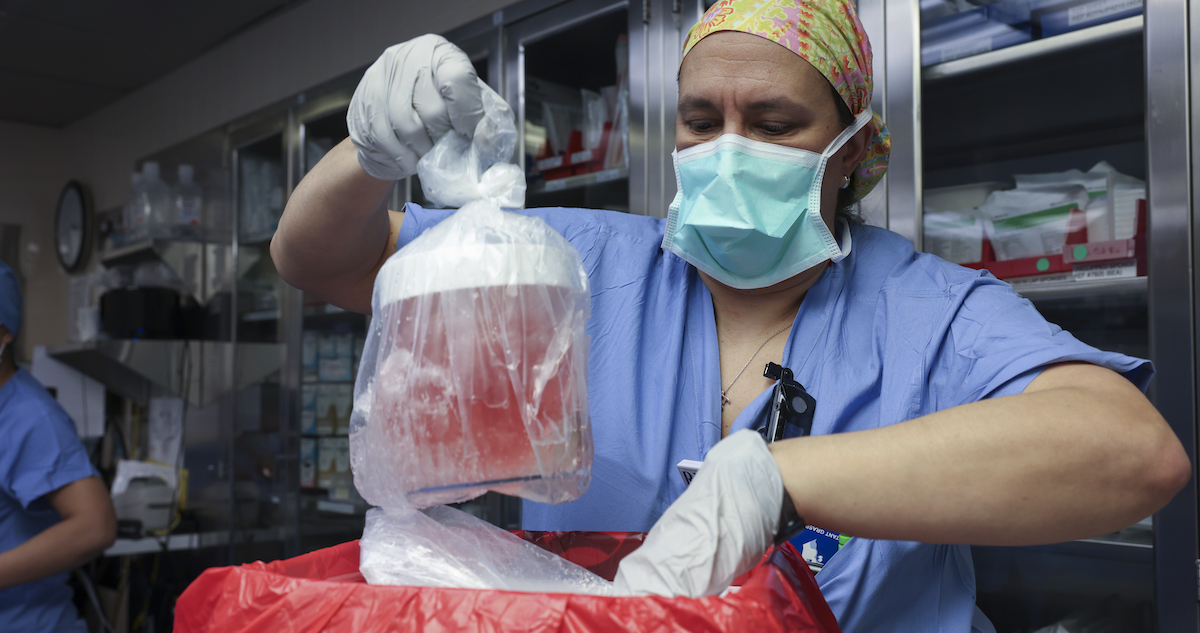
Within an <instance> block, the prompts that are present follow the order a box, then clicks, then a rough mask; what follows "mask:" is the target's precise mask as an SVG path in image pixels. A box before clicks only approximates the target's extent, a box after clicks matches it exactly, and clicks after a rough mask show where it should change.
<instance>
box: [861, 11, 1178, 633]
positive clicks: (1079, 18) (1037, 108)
mask: <svg viewBox="0 0 1200 633" xmlns="http://www.w3.org/2000/svg"><path fill="white" fill-rule="evenodd" d="M1022 4H1023V6H1024V9H1025V13H1024V14H1023V15H1019V16H1017V17H1016V18H1012V17H1011V16H1008V17H1005V16H1004V15H1002V14H1003V13H1004V12H1005V11H1006V10H1009V9H1011V8H1012V7H1013V6H1016V7H1018V8H1020V7H1021V6H1022ZM1093 4H1096V6H1095V7H1092V6H1091V5H1089V4H1088V3H1087V2H1083V1H1076V2H1059V3H1049V2H1043V3H1033V5H1032V7H1033V11H1032V12H1031V11H1030V10H1029V9H1030V7H1031V5H1030V3H1019V2H1016V3H1014V2H1007V1H1005V0H1001V1H1000V2H978V3H972V4H967V3H961V2H960V3H954V2H916V1H915V0H912V1H909V0H902V1H897V2H892V1H890V0H889V1H887V2H883V1H881V0H861V1H860V2H859V5H860V13H861V15H862V18H863V22H864V26H865V27H866V28H867V31H868V34H869V36H870V37H871V39H872V41H873V42H875V43H876V48H875V53H876V58H875V72H876V107H881V108H882V110H883V114H884V118H885V120H886V121H887V122H888V125H889V127H890V128H891V131H892V135H893V136H892V138H893V145H892V160H891V165H890V167H889V173H888V177H887V179H886V183H885V185H884V186H885V188H886V189H885V192H884V193H883V196H884V197H885V198H886V201H887V206H886V213H885V214H884V216H883V217H885V218H886V225H887V226H889V227H890V228H892V229H893V230H896V231H897V232H899V233H901V234H903V235H905V236H906V237H908V238H909V239H910V240H911V241H912V242H913V243H914V244H915V245H916V246H917V247H918V248H924V249H925V250H932V251H936V250H937V249H938V248H940V247H941V244H940V242H939V240H941V239H942V238H943V236H944V235H945V234H946V233H944V232H941V231H940V229H939V230H937V232H933V233H931V232H928V231H927V230H926V229H928V228H929V227H930V226H931V224H933V222H931V220H934V219H936V218H937V217H939V216H932V217H928V216H927V215H926V214H927V213H930V214H932V213H935V212H937V213H941V212H943V211H944V208H943V207H939V206H938V204H937V202H936V201H938V200H945V199H946V196H947V195H952V196H953V195H956V196H959V198H958V200H960V201H965V202H962V204H963V205H964V206H965V207H976V206H978V205H979V204H980V202H981V201H982V200H984V199H985V198H986V196H988V195H989V194H988V192H989V191H991V190H993V189H1007V188H1011V187H1013V185H1014V180H1013V177H1014V176H1015V175H1018V174H1038V173H1048V172H1062V171H1064V170H1068V169H1080V170H1088V169H1089V168H1090V167H1092V166H1093V165H1095V164H1096V163H1097V162H1099V161H1101V160H1103V161H1107V162H1108V163H1109V164H1111V165H1112V166H1114V167H1115V168H1116V169H1117V171H1119V172H1120V173H1122V174H1126V175H1129V176H1134V177H1136V178H1138V179H1141V180H1143V181H1145V183H1146V185H1145V187H1146V192H1145V193H1144V194H1142V196H1141V197H1142V198H1144V199H1146V201H1147V202H1146V205H1145V208H1146V220H1145V229H1144V231H1143V232H1142V235H1141V236H1140V237H1139V239H1144V242H1138V243H1137V245H1136V248H1137V249H1138V253H1139V255H1140V256H1141V257H1144V259H1145V261H1144V263H1143V264H1142V265H1141V266H1137V265H1135V263H1133V262H1132V260H1133V259H1134V258H1133V257H1132V255H1131V254H1130V261H1129V262H1126V261H1120V262H1110V264H1111V266H1110V268H1112V270H1110V271H1109V272H1107V273H1106V274H1104V275H1091V276H1089V275H1087V274H1081V271H1082V272H1085V273H1086V269H1085V268H1083V267H1080V266H1077V265H1074V266H1068V265H1065V264H1063V265H1062V268H1063V270H1064V271H1065V272H1063V273H1060V274H1058V275H1057V276H1055V275H1052V274H1048V273H1052V272H1053V270H1054V269H1053V268H1052V267H1053V266H1056V265H1059V264H1058V263H1057V262H1051V261H1047V262H1046V263H1045V264H1043V263H1042V262H1041V259H1047V260H1049V259H1052V258H1040V257H1033V258H1032V259H1030V260H1029V262H1028V264H1029V265H1030V266H1033V268H1032V269H1026V270H1025V272H1023V273H1022V272H1020V271H1021V270H1022V269H1021V268H1019V266H1017V265H1015V264H1013V263H1012V258H1011V256H1012V255H1013V252H1009V253H1008V256H1009V259H1008V260H1006V261H1005V262H1002V263H999V264H996V265H994V266H993V265H988V264H984V266H986V267H988V268H990V269H993V270H996V271H997V272H1000V271H1002V270H1004V271H1007V273H1008V274H1009V275H1012V276H1013V277H1014V278H1013V279H1010V281H1012V282H1013V284H1014V287H1015V288H1017V289H1018V292H1021V293H1022V294H1023V295H1024V296H1026V297H1027V298H1029V299H1030V300H1031V301H1033V302H1034V305H1035V306H1036V307H1037V308H1038V309H1039V310H1040V311H1041V312H1042V313H1043V314H1044V315H1045V316H1046V317H1047V318H1048V319H1049V320H1051V321H1053V322H1056V323H1058V324H1060V325H1062V326H1063V327H1064V328H1066V329H1068V330H1070V331H1072V332H1073V333H1074V334H1075V335H1076V336H1077V337H1078V338H1080V339H1081V340H1083V341H1085V342H1088V343H1091V344H1093V345H1096V346H1097V347H1101V348H1104V349H1111V350H1115V351H1120V352H1124V353H1128V354H1132V355H1136V356H1142V357H1149V358H1150V359H1152V360H1153V361H1154V363H1155V367H1156V369H1157V375H1156V378H1155V380H1154V382H1153V383H1152V385H1151V391H1150V395H1151V398H1152V400H1153V401H1154V403H1155V405H1156V406H1157V407H1158V409H1159V411H1161V412H1162V414H1163V415H1164V416H1165V417H1166V418H1167V420H1168V422H1169V423H1170V424H1171V426H1172V428H1173V429H1174V430H1175V432H1176V433H1177V434H1178V436H1179V437H1180V439H1181V440H1182V442H1183V444H1184V446H1185V448H1186V449H1187V451H1188V453H1189V455H1191V457H1192V460H1193V463H1195V451H1196V446H1195V437H1196V436H1195V420H1196V416H1195V401H1196V386H1197V385H1196V377H1195V369H1194V363H1195V354H1196V337H1195V330H1194V327H1195V326H1194V321H1195V315H1194V306H1195V298H1196V296H1197V294H1196V287H1195V280H1194V279H1193V276H1192V272H1191V271H1192V270H1193V269H1194V266H1195V262H1194V259H1193V258H1194V254H1193V253H1194V250H1193V249H1194V244H1195V234H1194V232H1193V230H1194V229H1193V220H1192V195H1193V194H1192V190H1191V180H1190V179H1191V177H1192V169H1193V168H1192V166H1191V164H1190V149H1191V144H1192V142H1193V141H1192V132H1191V113H1192V108H1194V107H1195V106H1194V105H1193V104H1192V95H1191V93H1190V86H1191V85H1192V84H1191V83H1189V80H1190V79H1191V78H1190V77H1189V72H1190V70H1189V66H1188V63H1187V60H1188V58H1189V52H1190V50H1191V49H1189V47H1190V46H1194V45H1193V44H1191V43H1190V39H1189V30H1190V27H1189V24H1188V19H1189V15H1191V14H1189V11H1188V10H1189V6H1188V5H1189V4H1191V3H1184V2H1176V1H1172V0H1163V1H1156V0H1149V1H1147V2H1146V3H1145V8H1144V15H1132V16H1131V15H1128V14H1120V15H1118V14H1117V13H1116V12H1115V9H1118V8H1120V9H1123V10H1130V12H1132V13H1141V11H1138V10H1137V9H1136V8H1133V7H1132V5H1130V3H1093ZM1118 4H1119V5H1120V7H1118V6H1117V5H1118ZM1133 4H1137V3H1133ZM976 5H978V6H976ZM1126 5H1129V6H1126ZM1047 6H1048V7H1049V9H1044V10H1039V9H1038V7H1047ZM1089 7H1090V9H1089ZM962 8H965V9H968V11H969V12H970V13H971V15H969V16H966V15H965V14H964V15H957V14H955V11H957V10H958V9H962ZM1096 8H1098V9H1102V11H1101V13H1105V12H1107V13H1108V14H1109V15H1108V16H1107V18H1111V19H1104V20H1097V21H1087V20H1085V19H1084V18H1085V17H1088V16H1091V15H1093V13H1090V10H1091V9H1096ZM1055 12H1057V13H1055ZM1193 13H1194V11H1193ZM1101 17H1105V16H1101ZM1191 19H1193V20H1194V19H1195V17H1192V18H1191ZM955 20H958V21H959V24H958V25H957V26H954V28H955V29H959V30H958V31H954V30H953V29H950V30H949V31H948V30H947V28H946V26H945V25H947V24H949V23H950V22H953V21H955ZM1054 20H1059V22H1057V23H1055V22H1054ZM968 23H970V24H968ZM964 25H966V26H964ZM1062 28H1070V29H1071V30H1069V31H1067V32H1059V31H1061V30H1062ZM971 29H975V30H974V31H972V30H971ZM948 33H950V35H947V34H948ZM956 38H957V39H956ZM956 187H957V188H958V189H954V188H956ZM1105 195H1109V196H1110V197H1112V194H1111V189H1110V190H1109V192H1108V194H1105ZM1095 196H1096V193H1095V192H1093V193H1092V197H1091V198H1090V199H1089V203H1090V200H1095V199H1096V197H1095ZM1081 206H1082V205H1081ZM1109 209H1110V213H1111V209H1112V207H1111V206H1110V207H1109ZM984 215H987V214H984ZM940 217H942V218H943V219H945V218H946V217H948V216H940ZM988 217H989V218H990V217H992V216H988ZM968 219H969V218H968ZM1089 228H1092V229H1096V228H1097V227H1095V226H1094V225H1092V224H1089ZM988 231H989V232H988V235H990V236H992V237H995V236H997V235H999V229H997V228H996V227H995V226H991V227H989V229H988ZM1097 233H1103V231H1102V230H1098V231H1093V235H1096V234H1097ZM1102 237H1104V238H1106V239H1112V238H1113V237H1122V238H1123V237H1125V236H1124V235H1116V236H1114V235H1102ZM1131 237H1132V236H1131ZM1062 239H1063V236H1062V235H1061V234H1060V235H1059V242H1058V244H1056V245H1054V246H1053V247H1048V248H1050V249H1051V250H1054V249H1055V248H1059V249H1061V248H1062ZM1070 240H1071V238H1070V237H1068V238H1067V244H1068V248H1067V249H1063V250H1062V251H1061V253H1062V255H1061V257H1062V258H1064V261H1067V260H1070V258H1071V255H1072V253H1070V252H1069V251H1070V250H1071V249H1070V248H1069V245H1070V244H1072V243H1073V242H1071V241H1070ZM1131 241H1132V240H1131ZM1081 243H1082V242H1081ZM1091 245H1092V244H1091V243H1090V242H1087V243H1086V246H1091ZM1078 252H1080V253H1083V252H1084V251H1078ZM1046 253H1047V254H1049V253H1050V251H1049V250H1048V251H1046ZM983 257H984V258H986V254H985V255H984V256H983ZM1010 265H1011V266H1010ZM1006 266H1007V268H1006ZM1042 266H1044V267H1045V268H1043V267H1042ZM1122 266H1123V268H1122ZM1118 268H1119V269H1120V270H1117V269H1118ZM1013 271H1018V273H1014V272H1013ZM1001 274H1004V273H1001ZM1196 510H1197V499H1196V491H1195V488H1194V484H1191V485H1189V486H1188V488H1187V489H1185V490H1184V491H1183V492H1181V493H1180V494H1179V495H1178V496H1177V497H1176V498H1175V499H1174V501H1172V502H1171V503H1170V504H1169V505H1168V506H1167V507H1166V508H1164V509H1163V510H1162V511H1161V512H1160V513H1158V514H1157V515H1156V516H1155V517H1154V519H1153V527H1152V528H1150V527H1149V526H1148V525H1146V524H1143V525H1141V526H1134V527H1131V528H1130V529H1128V530H1124V531H1122V532H1120V533H1118V534H1115V535H1110V536H1109V537H1105V538H1101V539H1090V540H1088V541H1085V542H1075V543H1065V544H1060V545H1053V546H1045V547H1036V548H975V557H976V574H977V579H978V585H979V586H978V592H979V603H980V605H981V607H982V608H983V610H984V611H985V612H987V613H988V614H989V616H991V617H992V619H993V621H994V622H995V623H996V624H997V627H998V629H999V630H1000V631H1002V632H1006V631H1028V630H1033V629H1035V628H1037V627H1040V626H1044V625H1047V624H1051V623H1053V622H1055V621H1058V620H1059V619H1061V618H1062V617H1064V616H1066V615H1067V614H1068V613H1071V612H1074V611H1077V610H1080V609H1085V608H1088V607H1092V608H1093V611H1094V612H1107V613H1108V614H1109V615H1110V617H1114V618H1115V619H1117V620H1120V621H1121V622H1122V626H1124V627H1125V628H1122V629H1120V630H1158V631H1195V630H1197V626H1198V619H1197V602H1196V600H1197V579H1196V568H1197V567H1196V565H1197V544H1196V541H1197V531H1196Z"/></svg>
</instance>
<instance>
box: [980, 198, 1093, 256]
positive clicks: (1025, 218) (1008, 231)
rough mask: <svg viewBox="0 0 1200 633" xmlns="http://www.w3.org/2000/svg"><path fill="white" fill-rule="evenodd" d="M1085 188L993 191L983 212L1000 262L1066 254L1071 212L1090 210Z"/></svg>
mask: <svg viewBox="0 0 1200 633" xmlns="http://www.w3.org/2000/svg"><path fill="white" fill-rule="evenodd" d="M1087 203H1088V193H1087V189H1086V188H1084V187H1083V186H1081V185H1066V186H1059V187H1049V186H1048V187H1044V188H1039V189H1037V190H1027V189H1013V190H1010V191H995V192H992V193H991V194H990V195H989V196H988V199H987V201H986V202H984V204H983V206H981V207H979V212H980V213H981V214H982V216H983V218H984V230H985V232H986V234H987V237H988V239H989V240H990V241H991V243H992V248H993V249H994V251H995V254H996V259H997V260H999V261H1005V260H1009V259H1018V258H1022V257H1040V256H1043V255H1055V254H1061V253H1062V247H1063V244H1064V243H1066V236H1067V233H1068V232H1069V231H1070V230H1071V229H1072V228H1073V227H1071V226H1069V223H1068V217H1069V216H1070V212H1071V209H1086V208H1087Z"/></svg>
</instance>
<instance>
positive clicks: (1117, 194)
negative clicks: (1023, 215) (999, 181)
mask: <svg viewBox="0 0 1200 633" xmlns="http://www.w3.org/2000/svg"><path fill="white" fill-rule="evenodd" d="M1013 179H1014V180H1015V181H1016V183H1017V189H1024V190H1028V191H1038V190H1042V189H1044V188H1046V187H1050V188H1054V187H1062V186H1070V185H1080V186H1082V187H1084V188H1085V189H1087V192H1088V202H1087V206H1086V207H1081V208H1084V209H1085V210H1086V211H1087V229H1088V241H1091V242H1103V241H1107V240H1114V239H1129V238H1131V237H1133V234H1134V232H1135V231H1136V229H1137V201H1138V200H1140V199H1145V197H1146V183H1145V182H1143V181H1142V180H1139V179H1138V178H1134V177H1133V176H1127V175H1125V174H1122V173H1120V172H1118V171H1117V170H1116V169H1115V168H1114V167H1113V166H1112V165H1110V164H1108V163H1107V162H1105V161H1100V162H1099V163H1096V164H1095V165H1094V166H1093V167H1092V168H1091V169H1089V170H1087V171H1086V172H1083V171H1080V170H1078V169H1069V170H1067V171H1062V172H1054V173H1045V174H1017V175H1015V176H1013Z"/></svg>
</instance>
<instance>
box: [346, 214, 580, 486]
mask: <svg viewBox="0 0 1200 633" xmlns="http://www.w3.org/2000/svg"><path fill="white" fill-rule="evenodd" d="M589 300H590V295H589V292H588V281H587V273H586V272H585V271H584V269H583V263H582V261H581V260H580V258H579V253H578V252H577V251H576V250H575V248H574V247H573V246H571V245H570V243H568V242H567V241H566V239H564V238H563V237H562V236H561V235H559V234H558V233H557V232H555V231H554V230H553V229H551V228H550V226H549V225H547V224H546V223H545V222H544V221H543V220H541V219H540V218H532V217H526V216H522V215H518V214H515V213H510V212H507V211H501V210H499V209H497V208H495V206H494V205H491V204H489V203H487V202H477V203H473V204H471V205H468V206H467V207H465V208H463V209H461V210H459V211H458V212H457V213H455V214H454V215H452V216H450V217H449V218H447V219H446V220H445V221H443V222H441V223H440V224H438V225H437V226H435V227H433V228H431V229H429V230H428V231H426V232H425V233H424V234H422V235H421V236H420V237H418V238H416V239H415V240H413V241H412V242H411V243H410V244H408V245H407V246H405V247H404V248H403V249H401V250H399V251H398V252H396V254H394V255H393V256H392V257H391V258H390V259H389V260H388V261H387V262H386V263H385V264H384V265H383V267H382V268H381V269H380V271H379V274H378V276H377V277H376V282H375V291H374V294H373V296H372V300H371V308H372V314H373V319H372V323H371V328H370V330H369V332H368V334H367V341H366V345H365V347H364V351H363V357H362V362H361V365H360V369H359V375H358V381H357V383H356V384H355V388H354V411H353V414H352V417H351V421H350V464H351V468H352V470H353V471H354V483H355V486H356V487H357V488H358V490H359V492H361V493H362V496H363V498H364V499H366V500H367V501H368V502H369V503H370V504H371V505H375V506H381V507H386V508H397V509H398V508H402V507H404V506H405V505H408V504H411V505H414V506H416V507H418V508H421V507H428V506H431V505H436V504H441V503H454V502H459V501H465V500H468V499H471V498H473V497H476V496H478V495H480V494H482V493H483V492H485V491H486V490H495V491H497V492H502V493H504V494H510V495H516V496H521V497H524V498H526V499H532V500H535V501H541V502H546V503H559V502H563V501H570V500H572V499H575V498H577V497H578V496H579V495H581V494H583V491H584V490H586V489H587V485H588V482H589V481H590V479H591V464H592V435H591V427H590V425H589V419H588V405H587V385H586V376H587V334H586V329H585V328H586V323H587V318H588V314H589V311H590V307H589Z"/></svg>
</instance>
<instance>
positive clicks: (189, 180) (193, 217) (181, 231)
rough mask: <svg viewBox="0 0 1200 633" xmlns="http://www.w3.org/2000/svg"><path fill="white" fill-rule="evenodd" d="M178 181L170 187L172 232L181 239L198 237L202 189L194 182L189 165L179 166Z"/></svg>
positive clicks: (201, 226) (202, 222)
mask: <svg viewBox="0 0 1200 633" xmlns="http://www.w3.org/2000/svg"><path fill="white" fill-rule="evenodd" d="M178 174H179V182H178V183H176V185H175V186H174V187H172V188H171V210H172V215H173V216H174V217H173V218H172V219H173V220H174V227H173V230H172V233H173V234H174V235H175V236H176V237H180V238H183V239H192V240H195V239H199V238H200V237H201V231H202V230H203V224H204V218H203V216H202V213H203V211H204V190H203V189H201V187H200V185H197V184H196V181H195V171H194V170H193V169H192V166H191V165H187V164H184V165H180V166H179V171H178Z"/></svg>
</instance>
